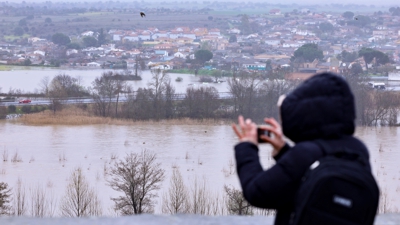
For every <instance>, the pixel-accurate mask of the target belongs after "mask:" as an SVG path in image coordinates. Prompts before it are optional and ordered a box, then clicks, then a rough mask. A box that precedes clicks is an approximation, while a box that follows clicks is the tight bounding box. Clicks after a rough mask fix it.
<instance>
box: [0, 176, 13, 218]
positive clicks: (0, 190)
mask: <svg viewBox="0 0 400 225" xmlns="http://www.w3.org/2000/svg"><path fill="white" fill-rule="evenodd" d="M10 201H11V189H10V188H9V187H8V184H7V183H4V182H0V216H1V215H9V214H10V213H11V206H10V205H9V203H10Z"/></svg>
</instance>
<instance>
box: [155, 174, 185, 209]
mask: <svg viewBox="0 0 400 225" xmlns="http://www.w3.org/2000/svg"><path fill="white" fill-rule="evenodd" d="M189 207H190V202H189V192H188V190H187V187H186V186H185V184H184V182H183V179H182V175H181V173H180V172H179V169H178V168H174V170H173V171H172V177H171V180H170V186H169V189H168V193H164V195H163V198H162V212H163V213H168V214H177V213H187V212H189Z"/></svg>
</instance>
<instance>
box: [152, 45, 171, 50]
mask: <svg viewBox="0 0 400 225" xmlns="http://www.w3.org/2000/svg"><path fill="white" fill-rule="evenodd" d="M172 47H174V46H173V45H172V44H159V45H155V46H154V49H155V50H162V49H171V48H172Z"/></svg>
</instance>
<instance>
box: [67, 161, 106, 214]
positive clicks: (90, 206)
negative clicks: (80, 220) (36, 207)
mask: <svg viewBox="0 0 400 225" xmlns="http://www.w3.org/2000/svg"><path fill="white" fill-rule="evenodd" d="M60 210H61V215H62V216H65V217H86V216H101V214H102V208H101V203H100V200H99V198H98V196H97V193H96V192H95V191H94V189H93V188H90V187H89V183H88V182H87V180H86V178H85V176H84V175H83V173H82V169H81V168H77V169H75V170H74V171H73V172H72V175H71V177H70V178H69V183H68V186H67V190H66V193H65V195H64V197H63V198H62V199H61V205H60Z"/></svg>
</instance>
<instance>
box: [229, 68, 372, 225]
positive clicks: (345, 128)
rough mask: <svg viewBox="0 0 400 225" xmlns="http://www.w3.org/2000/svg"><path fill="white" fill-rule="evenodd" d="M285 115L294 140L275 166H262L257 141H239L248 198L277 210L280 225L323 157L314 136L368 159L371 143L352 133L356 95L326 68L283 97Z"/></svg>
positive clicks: (237, 148) (242, 181) (240, 169)
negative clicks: (305, 179) (309, 172)
mask: <svg viewBox="0 0 400 225" xmlns="http://www.w3.org/2000/svg"><path fill="white" fill-rule="evenodd" d="M280 115H281V123H282V130H283V133H284V135H285V136H286V137H287V138H289V139H291V140H292V141H293V142H294V143H295V145H294V146H293V147H290V146H289V145H288V144H286V145H285V146H284V147H283V148H282V149H281V151H280V152H279V154H278V155H276V156H275V157H274V159H275V161H276V164H275V165H273V166H272V167H271V168H269V169H267V170H263V168H262V166H261V164H260V160H259V157H258V147H257V145H254V144H252V143H250V142H241V143H239V144H237V145H236V146H235V157H236V163H237V173H238V176H239V180H240V184H241V186H242V190H243V195H244V197H245V199H246V200H247V201H248V202H249V203H250V204H252V205H253V206H256V207H260V208H265V209H276V210H277V215H276V218H275V224H276V225H283V224H288V223H289V219H290V215H291V213H292V212H293V209H294V200H295V196H296V193H297V190H298V188H299V186H300V184H301V178H302V177H303V175H304V173H305V172H306V171H307V169H308V168H309V167H310V165H311V164H312V163H314V162H315V161H316V160H318V159H319V158H321V157H322V156H323V152H322V150H321V149H320V147H319V146H318V145H317V144H316V143H315V142H314V140H316V139H323V140H325V141H326V142H327V143H328V144H330V145H331V146H333V147H335V146H346V147H348V149H350V150H351V151H354V152H357V153H358V154H359V155H361V157H363V158H364V159H365V161H366V162H369V154H368V150H367V148H366V147H365V145H364V144H363V143H362V142H361V141H359V140H358V139H356V138H354V137H353V136H352V135H353V133H354V130H355V124H354V120H355V106H354V97H353V94H352V93H351V91H350V88H349V86H348V84H347V82H346V81H345V80H344V79H343V78H342V77H340V76H339V75H335V74H332V73H323V74H318V75H315V76H313V77H311V78H309V79H308V80H306V81H304V82H303V83H302V84H301V85H300V86H298V87H297V88H296V89H295V90H294V91H293V92H291V93H290V94H289V95H288V96H287V97H286V98H285V99H284V100H283V102H282V104H281V108H280ZM368 167H369V168H370V165H368Z"/></svg>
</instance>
